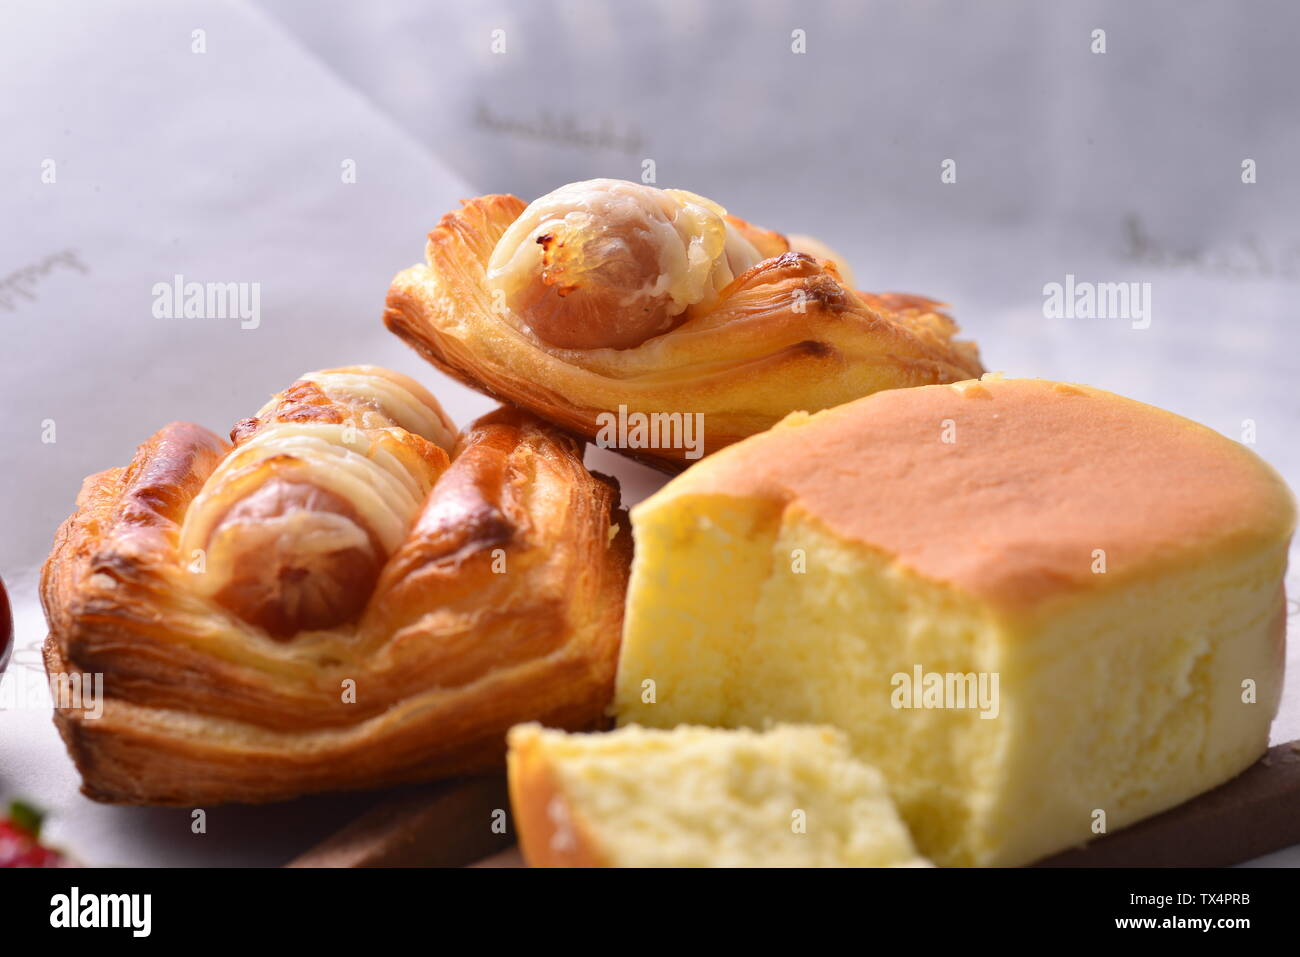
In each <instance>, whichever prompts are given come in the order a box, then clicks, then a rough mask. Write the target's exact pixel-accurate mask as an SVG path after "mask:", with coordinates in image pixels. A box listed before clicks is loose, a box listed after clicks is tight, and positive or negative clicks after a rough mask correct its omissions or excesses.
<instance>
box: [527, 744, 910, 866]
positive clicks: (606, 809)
mask: <svg viewBox="0 0 1300 957" xmlns="http://www.w3.org/2000/svg"><path fill="white" fill-rule="evenodd" d="M509 743H510V752H509V757H508V764H509V768H510V800H511V804H512V806H513V808H514V815H515V826H516V827H517V828H518V830H519V843H520V846H521V848H522V850H523V855H524V859H525V860H526V861H527V862H528V863H529V864H530V865H531V866H533V867H905V866H924V865H925V864H926V863H927V862H926V861H924V860H922V859H921V858H919V857H918V856H917V854H916V851H915V849H914V848H913V846H912V840H911V838H910V837H909V836H908V833H907V828H905V827H904V826H903V823H902V821H900V820H899V817H898V813H897V812H896V811H895V810H894V806H893V804H891V803H890V800H889V798H888V796H887V794H886V792H885V786H884V782H883V780H882V779H881V777H880V775H879V774H878V773H877V772H876V771H875V770H874V769H872V768H870V767H867V766H866V765H864V764H862V763H861V762H859V761H857V760H855V759H854V758H853V756H852V755H851V754H850V753H849V747H848V742H847V740H846V739H845V737H844V735H843V734H841V733H840V732H838V731H835V730H833V729H831V728H817V727H792V726H783V727H776V728H773V729H771V730H769V731H767V732H763V733H759V732H755V731H725V730H717V729H710V728H693V727H680V728H676V729H674V730H672V731H661V730H650V729H644V728H638V727H627V728H622V729H620V730H618V731H614V732H611V733H609V734H566V733H565V732H563V731H549V730H546V729H543V728H542V727H541V725H537V724H524V725H518V726H516V727H515V728H513V729H512V730H511V731H510V737H509Z"/></svg>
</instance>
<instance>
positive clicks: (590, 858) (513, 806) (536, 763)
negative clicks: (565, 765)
mask: <svg viewBox="0 0 1300 957" xmlns="http://www.w3.org/2000/svg"><path fill="white" fill-rule="evenodd" d="M523 730H525V731H526V730H527V729H523ZM506 763H507V768H508V773H509V780H510V810H511V813H512V814H513V816H514V824H515V830H516V832H517V833H518V835H519V850H520V853H521V854H522V855H523V858H524V862H525V863H526V864H527V865H528V866H529V867H609V866H611V865H610V863H609V861H608V859H607V857H606V855H605V854H604V853H603V852H602V851H601V850H600V847H599V845H598V843H597V842H596V840H595V839H594V837H593V835H592V832H591V829H590V827H588V826H587V824H586V823H585V822H584V821H583V820H582V817H581V814H580V813H579V812H578V809H577V808H576V807H575V806H574V805H573V803H572V802H571V801H570V800H569V798H568V796H567V795H565V793H564V791H563V789H562V788H561V787H560V783H559V779H558V778H557V776H556V774H555V771H554V770H553V769H552V768H551V766H550V764H549V763H548V762H547V761H546V757H545V755H544V754H543V753H542V749H541V748H540V747H538V746H537V736H536V735H535V734H533V735H529V734H519V733H517V732H516V733H513V734H511V736H510V752H509V754H508V755H507V758H506Z"/></svg>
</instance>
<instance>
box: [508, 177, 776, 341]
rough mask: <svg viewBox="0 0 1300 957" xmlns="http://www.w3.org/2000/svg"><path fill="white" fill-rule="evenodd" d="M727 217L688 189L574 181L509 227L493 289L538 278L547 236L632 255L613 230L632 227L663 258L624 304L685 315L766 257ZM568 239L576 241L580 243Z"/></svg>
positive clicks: (592, 250)
mask: <svg viewBox="0 0 1300 957" xmlns="http://www.w3.org/2000/svg"><path fill="white" fill-rule="evenodd" d="M726 212H727V211H726V210H725V209H723V208H722V207H721V206H719V205H718V204H717V203H715V202H713V201H712V200H709V199H705V198H704V197H703V196H697V195H696V194H695V193H690V192H687V191H686V190H680V189H658V188H656V187H653V186H643V185H641V184H638V183H629V182H626V181H624V180H613V179H593V180H586V181H584V182H579V183H570V184H568V185H567V186H561V187H560V188H559V189H557V190H555V191H554V192H551V193H548V194H546V195H545V196H543V197H541V198H540V199H537V200H534V201H533V202H532V203H530V204H529V206H528V208H527V209H525V210H524V211H523V213H522V214H521V215H520V216H519V218H518V219H517V220H515V221H514V223H512V224H511V226H510V228H509V229H507V230H506V232H505V234H504V235H503V236H502V237H501V240H500V241H499V242H498V243H497V245H496V248H495V249H494V250H493V252H492V258H491V259H490V260H489V262H488V271H487V282H488V286H489V288H490V289H493V290H498V289H500V290H505V291H507V292H508V291H509V290H510V289H512V288H516V287H518V286H520V285H522V284H523V283H525V282H526V281H528V279H529V278H531V277H532V276H533V275H535V274H536V273H538V272H539V271H540V270H541V269H542V268H543V266H544V262H543V246H544V243H539V238H544V237H547V236H556V235H561V236H569V237H572V236H578V237H582V246H583V253H584V255H585V256H587V257H588V258H590V259H598V260H604V259H617V258H618V257H620V256H626V255H628V248H627V244H626V242H625V241H624V240H623V239H622V238H620V236H619V235H618V234H617V230H616V229H612V228H610V227H611V225H612V224H629V223H631V224H634V227H635V229H636V230H638V231H639V232H643V233H644V234H647V235H648V236H649V237H650V239H651V241H652V243H653V245H654V248H655V250H656V252H657V255H658V263H657V272H655V273H653V274H651V275H647V276H646V277H645V280H644V282H643V283H642V284H641V285H640V286H638V287H636V288H629V289H627V290H626V292H625V293H624V295H623V297H622V300H621V305H622V306H624V307H626V308H629V309H631V308H635V307H636V306H637V305H638V304H639V303H641V302H643V301H645V300H658V299H662V298H664V297H667V298H668V300H670V302H669V304H668V308H667V314H668V315H670V316H675V315H679V314H680V313H682V312H683V311H685V310H686V309H687V308H688V307H689V306H693V305H696V304H699V303H704V302H708V301H710V300H712V299H713V298H715V297H716V295H717V293H718V292H719V291H721V290H722V289H723V288H724V287H725V286H726V285H727V284H728V283H730V282H731V281H732V280H733V279H734V278H735V277H736V276H738V275H739V274H740V273H742V272H744V271H745V270H746V269H749V268H750V267H751V266H754V265H755V264H757V263H758V262H759V261H760V260H761V259H762V257H761V256H760V255H759V253H758V250H756V249H755V248H754V246H753V244H752V243H750V242H749V240H747V239H746V238H745V237H744V236H742V235H740V234H739V233H738V232H737V231H736V230H735V229H733V228H732V227H731V226H730V225H729V224H728V223H727V221H726V219H725V218H724V217H725V216H726ZM567 242H568V243H569V244H570V246H572V245H573V244H574V242H573V240H572V239H569V240H567ZM587 268H590V266H588V267H587Z"/></svg>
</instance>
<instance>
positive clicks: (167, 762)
mask: <svg viewBox="0 0 1300 957" xmlns="http://www.w3.org/2000/svg"><path fill="white" fill-rule="evenodd" d="M232 439H233V446H232V444H231V443H227V442H226V441H224V440H223V439H221V438H219V437H218V436H217V435H215V434H213V433H212V432H210V431H208V430H207V429H204V428H202V427H200V426H197V425H193V424H189V423H182V422H177V423H172V424H171V425H168V426H166V427H164V428H163V429H161V430H160V431H159V432H158V433H156V434H155V435H154V436H153V437H152V438H150V439H149V440H148V441H147V442H145V443H144V444H143V445H142V446H140V448H139V449H138V450H137V452H136V455H135V457H134V459H133V460H132V462H131V464H130V465H129V466H127V467H125V468H115V469H110V470H108V471H106V472H102V473H100V474H98V475H93V476H91V477H90V478H88V479H87V480H86V482H85V485H84V487H83V489H82V492H81V495H80V496H79V498H78V508H77V511H76V513H75V514H74V515H73V516H72V517H71V518H70V519H68V521H67V522H65V523H64V525H63V526H62V528H60V530H59V532H58V535H57V537H56V540H55V545H54V550H53V552H52V553H51V555H50V558H49V560H48V561H47V562H46V565H45V568H44V571H43V576H42V600H43V603H44V605H45V609H46V615H47V618H48V620H49V623H50V635H49V638H48V639H47V641H46V645H45V657H46V665H47V669H48V670H49V671H50V672H51V673H52V674H64V673H68V672H82V673H97V672H98V673H102V674H103V675H104V694H105V702H104V708H103V714H102V716H100V717H94V716H92V715H90V714H88V713H87V712H86V710H85V709H84V708H81V707H72V706H65V707H59V708H57V709H56V715H55V720H56V724H57V725H58V727H59V730H60V732H61V734H62V735H63V738H64V740H65V743H66V744H67V746H68V749H69V751H70V753H71V754H72V756H73V758H74V760H75V761H76V763H77V766H78V768H79V770H80V771H81V773H82V777H83V790H84V791H85V792H86V793H87V794H89V795H90V796H91V797H94V798H96V799H99V800H104V801H114V802H128V803H158V804H199V803H204V802H206V803H218V802H222V801H267V800H276V799H280V798H285V797H290V796H293V795H296V794H301V793H308V792H314V791H322V790H335V789H348V788H359V787H372V786H377V785H383V784H391V783H395V782H401V781H409V780H418V779H425V778H436V777H442V776H449V775H454V774H459V773H469V772H476V771H484V770H488V769H494V768H497V767H500V766H502V762H503V757H504V751H505V744H504V736H505V731H506V730H507V729H508V728H509V727H510V725H511V724H513V723H515V722H517V721H519V720H525V719H536V720H542V721H545V722H547V723H548V724H555V725H557V726H562V727H571V728H589V727H594V726H598V725H599V724H601V723H602V722H603V721H604V720H605V719H604V708H605V707H606V705H607V704H608V701H609V697H610V694H611V691H612V681H613V672H614V662H615V656H616V654H617V645H618V637H619V629H620V626H621V620H622V601H623V594H624V590H625V587H626V576H627V567H628V563H629V561H630V551H631V543H630V536H629V535H628V532H627V530H626V527H625V519H624V517H623V513H622V511H621V510H620V509H619V507H618V492H617V490H616V488H614V487H613V486H611V484H609V483H608V482H606V481H605V480H603V479H601V478H597V477H595V476H593V475H592V474H591V473H589V472H587V470H586V469H585V468H584V467H583V465H582V458H581V450H580V448H579V447H578V446H577V444H576V443H575V442H574V441H573V440H572V439H571V438H569V437H567V436H564V435H562V434H560V433H559V432H557V431H556V430H555V429H553V428H552V427H550V426H548V425H546V424H544V423H542V422H540V421H538V420H537V419H535V418H534V417H532V416H531V415H529V414H527V413H525V412H522V411H518V410H513V409H500V410H497V411H496V412H494V413H491V414H489V415H487V416H484V417H483V418H481V419H479V420H478V421H477V422H475V423H474V424H472V425H471V426H470V427H469V428H468V429H466V430H465V432H464V434H463V435H459V436H458V435H457V432H456V430H455V427H454V426H453V425H452V423H451V421H450V420H449V419H448V418H447V417H446V415H445V413H443V411H442V409H441V407H440V406H439V405H438V403H437V402H436V400H434V399H433V397H432V396H430V395H429V394H428V393H427V392H426V391H425V390H424V389H423V388H422V387H421V386H419V385H418V384H416V383H415V382H414V381H412V380H410V379H408V378H406V377H405V376H400V375H398V374H397V373H392V372H389V371H387V370H382V369H377V368H375V367H364V366H363V367H350V368H346V369H335V370H328V371H326V372H321V373H311V374H308V375H306V376H304V377H303V378H302V379H300V380H299V381H297V382H295V383H294V384H293V385H292V386H291V387H290V388H288V389H286V390H285V391H284V392H283V393H281V394H280V395H278V396H277V397H276V398H275V399H273V400H272V401H271V402H270V403H268V404H267V405H266V406H265V407H264V408H263V409H262V410H261V411H260V412H259V413H258V415H257V416H255V417H254V418H251V419H246V420H244V421H243V422H240V423H239V424H238V425H237V426H236V427H235V429H234V430H233V431H232Z"/></svg>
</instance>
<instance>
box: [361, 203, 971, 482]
mask: <svg viewBox="0 0 1300 957" xmlns="http://www.w3.org/2000/svg"><path fill="white" fill-rule="evenodd" d="M524 208H525V204H524V203H523V202H522V201H521V200H519V199H518V198H516V197H514V196H506V195H490V196H482V197H479V198H477V199H473V200H468V201H466V202H465V204H464V207H463V208H462V209H460V210H457V211H455V212H452V213H448V214H447V215H445V216H444V217H443V218H442V221H441V222H440V223H439V225H438V227H437V228H436V229H434V231H433V232H431V233H430V234H429V242H428V246H427V257H428V265H422V266H413V267H411V268H410V269H407V270H405V271H403V272H402V273H400V274H398V276H397V277H396V278H395V279H394V281H393V285H392V287H391V289H390V290H389V295H388V308H387V310H386V312H385V315H384V322H385V324H386V325H387V326H388V328H389V329H390V330H392V331H393V332H395V333H396V334H397V335H399V336H401V337H402V338H403V339H404V340H405V341H406V342H407V343H408V344H410V345H411V346H412V347H414V348H415V349H416V351H418V352H419V353H420V354H421V355H422V356H424V357H425V358H426V359H428V360H429V361H430V362H432V363H433V364H434V365H436V366H437V367H438V368H439V369H441V370H442V371H443V372H445V373H447V374H448V375H451V376H452V377H454V378H456V379H458V380H460V381H461V382H464V383H465V384H467V385H469V386H471V387H473V388H476V389H479V390H480V391H483V392H486V393H487V394H489V395H492V396H496V397H498V398H501V399H503V400H506V401H510V402H513V403H515V404H517V405H521V406H524V407H525V408H528V409H530V410H532V411H533V412H535V413H537V414H538V415H540V416H542V417H543V418H545V419H547V420H548V421H551V422H555V423H556V424H558V425H560V426H562V427H564V428H565V429H568V430H570V431H572V432H573V433H574V434H575V435H578V436H582V437H584V438H588V439H593V438H595V437H596V436H597V434H598V433H599V431H600V426H601V422H600V420H598V418H597V417H598V416H600V415H602V413H617V411H618V409H619V407H620V406H623V407H625V408H626V409H627V410H628V411H629V412H641V413H646V414H653V413H656V412H662V413H695V412H698V413H702V414H703V415H704V451H705V454H708V453H711V452H714V451H716V450H717V449H719V448H722V447H723V446H726V445H729V444H731V443H732V442H736V441H738V440H739V439H742V438H745V437H746V436H749V435H752V434H754V433H756V432H761V431H763V430H764V429H766V428H768V427H770V426H771V425H772V424H774V423H775V422H776V421H778V420H779V419H780V418H782V417H783V416H784V415H785V414H786V413H788V412H790V411H792V410H796V409H804V410H817V409H823V408H827V407H830V406H833V405H838V404H839V403H841V402H845V401H848V400H850V399H854V398H857V397H859V396H862V395H867V394H869V393H872V392H876V391H879V390H881V389H891V388H899V387H904V386H915V385H925V384H930V383H936V382H955V381H959V380H962V379H968V378H971V377H973V376H978V375H979V374H980V373H981V372H982V371H983V369H982V367H981V366H980V363H979V357H978V353H977V351H976V349H975V346H974V344H972V343H967V342H958V341H955V340H954V339H953V336H954V334H955V333H956V331H957V327H956V325H955V324H954V323H953V321H952V320H951V319H950V318H948V317H947V316H945V315H943V313H941V312H940V311H939V304H938V303H935V302H933V301H931V300H928V299H924V298H922V297H900V296H894V295H888V294H887V295H882V296H873V295H871V294H860V293H857V292H855V291H853V290H851V289H848V288H846V287H845V286H844V285H842V284H841V282H840V280H839V277H838V273H837V272H836V269H835V267H834V265H832V264H831V263H829V262H827V261H819V260H817V259H814V258H813V257H811V256H807V255H804V254H802V253H794V252H788V251H780V247H781V244H782V243H784V238H783V237H780V236H779V234H776V233H769V232H768V231H766V230H761V229H758V228H757V227H753V226H750V225H749V224H745V223H742V222H741V221H738V220H734V219H733V220H731V222H732V225H733V226H736V228H737V229H739V230H740V231H741V232H742V233H743V234H744V235H745V236H746V237H747V238H749V239H750V240H751V241H752V242H754V243H755V245H756V247H758V248H759V250H760V252H762V253H764V254H766V253H772V254H773V255H772V256H770V257H769V258H767V259H765V260H763V261H762V262H760V263H759V264H758V265H756V266H754V267H753V268H752V269H750V270H748V271H747V272H745V273H743V274H742V275H740V276H738V277H736V279H735V281H734V282H732V284H731V285H730V286H728V287H727V288H726V289H724V290H723V291H722V293H721V295H720V297H719V298H718V301H717V302H716V303H713V304H711V305H710V306H709V307H708V308H706V309H698V308H692V309H690V310H688V312H687V313H686V319H685V321H683V322H681V323H680V324H679V325H677V326H676V327H675V328H674V329H672V330H671V331H670V332H668V333H665V334H663V335H660V336H657V337H655V338H652V339H650V340H648V341H646V342H644V343H642V344H641V345H639V346H635V347H633V348H628V349H585V350H577V349H559V348H555V347H553V346H548V345H547V344H546V343H544V342H542V341H540V340H539V339H537V337H536V336H533V335H532V334H531V333H529V332H528V330H527V328H526V327H521V326H520V325H519V324H518V323H515V322H512V321H508V320H507V319H506V318H503V317H502V315H501V309H500V304H499V303H497V302H495V301H494V299H493V297H492V295H491V294H490V292H489V290H488V288H487V285H486V270H487V263H488V261H489V259H490V257H491V255H492V251H493V249H494V248H495V246H496V243H497V241H498V240H499V239H500V238H501V236H502V234H503V233H504V232H505V231H506V229H507V228H508V227H509V226H510V224H511V223H513V222H514V221H515V220H516V219H517V218H518V217H519V215H520V213H522V212H523V210H524ZM786 249H788V244H786ZM686 451H687V450H685V449H682V448H660V449H645V450H641V451H640V452H639V454H637V457H639V458H642V459H644V460H648V461H651V462H652V463H653V464H656V465H658V466H659V467H661V468H664V469H666V470H669V471H676V470H679V469H680V468H682V467H684V466H685V465H686V464H689V460H688V459H686V457H685V453H686Z"/></svg>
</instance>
